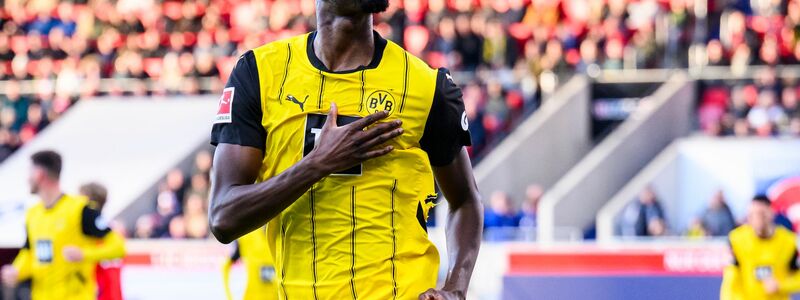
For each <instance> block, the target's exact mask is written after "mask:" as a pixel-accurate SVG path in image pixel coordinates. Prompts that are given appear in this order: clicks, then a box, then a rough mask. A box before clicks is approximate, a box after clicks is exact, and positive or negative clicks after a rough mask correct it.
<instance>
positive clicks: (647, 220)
mask: <svg viewBox="0 0 800 300" xmlns="http://www.w3.org/2000/svg"><path fill="white" fill-rule="evenodd" d="M665 220H666V219H665V215H664V210H663V209H662V208H661V203H659V201H658V199H657V197H656V194H655V191H654V190H653V188H652V187H650V186H648V187H646V188H645V189H644V190H642V191H641V192H640V193H639V197H638V199H637V200H636V201H633V202H631V203H630V204H629V205H628V206H627V207H626V208H625V210H624V211H623V213H622V220H621V224H620V230H621V232H622V235H625V236H656V235H663V234H665V233H666V231H667V230H666V222H665Z"/></svg>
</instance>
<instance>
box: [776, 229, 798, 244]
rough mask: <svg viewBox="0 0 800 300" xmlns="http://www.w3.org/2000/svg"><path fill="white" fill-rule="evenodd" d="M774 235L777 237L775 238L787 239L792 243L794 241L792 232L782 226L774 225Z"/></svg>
mask: <svg viewBox="0 0 800 300" xmlns="http://www.w3.org/2000/svg"><path fill="white" fill-rule="evenodd" d="M775 237H777V238H779V239H781V240H783V241H787V242H792V243H794V241H795V235H794V233H793V232H792V231H791V230H789V229H786V228H785V227H783V226H777V227H775Z"/></svg>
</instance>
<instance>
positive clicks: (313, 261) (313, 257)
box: [308, 186, 319, 299]
mask: <svg viewBox="0 0 800 300" xmlns="http://www.w3.org/2000/svg"><path fill="white" fill-rule="evenodd" d="M308 200H309V202H311V203H310V204H311V205H310V206H311V274H312V275H313V277H314V283H313V284H312V285H311V288H312V289H313V291H314V299H319V298H317V231H316V226H317V225H316V224H315V222H316V219H315V218H314V214H315V211H314V187H313V186H312V187H311V192H310V193H309V195H308Z"/></svg>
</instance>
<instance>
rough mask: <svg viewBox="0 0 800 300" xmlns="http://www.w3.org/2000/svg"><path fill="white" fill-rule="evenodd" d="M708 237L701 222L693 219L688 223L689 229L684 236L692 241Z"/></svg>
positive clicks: (698, 219)
mask: <svg viewBox="0 0 800 300" xmlns="http://www.w3.org/2000/svg"><path fill="white" fill-rule="evenodd" d="M707 235H708V233H707V230H706V228H705V227H703V220H701V219H700V218H694V219H692V221H691V222H690V223H689V229H688V230H687V231H686V236H687V237H689V238H692V239H702V238H704V237H706V236H707Z"/></svg>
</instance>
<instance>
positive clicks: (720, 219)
mask: <svg viewBox="0 0 800 300" xmlns="http://www.w3.org/2000/svg"><path fill="white" fill-rule="evenodd" d="M701 219H702V225H703V228H704V229H705V233H706V234H707V235H709V236H726V235H728V233H729V232H730V231H731V230H733V228H736V220H735V219H734V218H733V213H732V212H731V209H730V208H729V207H728V203H726V201H725V194H724V193H723V192H722V190H718V191H717V192H715V193H714V196H712V197H711V200H710V201H709V203H708V208H706V211H705V212H703V215H702V217H701Z"/></svg>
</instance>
